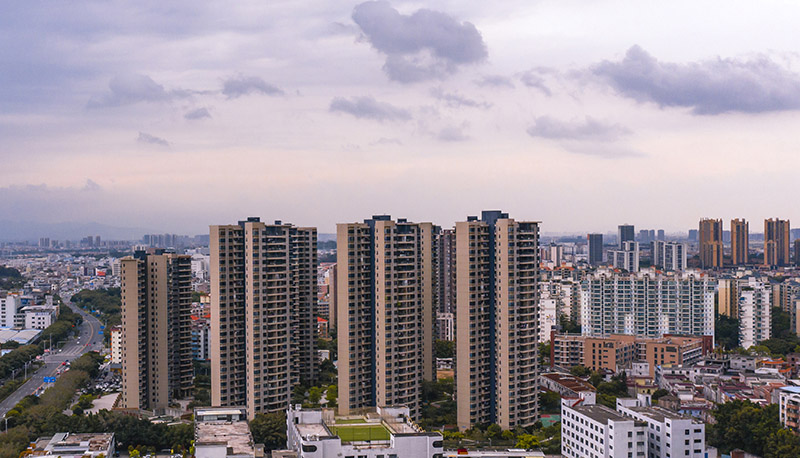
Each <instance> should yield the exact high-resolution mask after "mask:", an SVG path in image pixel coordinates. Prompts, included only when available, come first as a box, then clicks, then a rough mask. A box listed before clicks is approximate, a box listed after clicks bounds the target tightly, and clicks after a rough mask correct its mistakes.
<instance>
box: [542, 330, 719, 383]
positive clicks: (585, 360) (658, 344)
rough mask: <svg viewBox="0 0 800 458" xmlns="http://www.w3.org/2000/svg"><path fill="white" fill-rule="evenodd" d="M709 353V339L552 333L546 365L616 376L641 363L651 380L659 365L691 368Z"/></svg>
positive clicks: (707, 337) (711, 346)
mask: <svg viewBox="0 0 800 458" xmlns="http://www.w3.org/2000/svg"><path fill="white" fill-rule="evenodd" d="M712 350H713V340H712V337H711V336H665V337H660V338H649V337H636V336H631V335H613V336H608V337H587V336H579V335H575V334H556V333H553V334H552V336H551V342H550V364H551V365H556V366H559V367H563V368H571V367H574V366H584V367H588V368H589V369H592V370H596V371H599V370H608V371H611V372H614V373H616V372H619V371H620V370H622V368H624V367H626V366H629V365H630V364H631V363H633V362H644V363H647V364H648V366H649V367H648V370H649V376H650V377H653V376H654V374H655V368H656V367H657V366H659V365H664V364H693V363H695V362H697V361H699V360H700V359H702V357H703V356H704V355H706V354H708V353H710V352H711V351H712Z"/></svg>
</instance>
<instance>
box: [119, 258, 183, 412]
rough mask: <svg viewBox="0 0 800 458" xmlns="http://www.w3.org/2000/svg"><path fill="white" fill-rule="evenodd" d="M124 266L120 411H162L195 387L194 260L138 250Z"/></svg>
mask: <svg viewBox="0 0 800 458" xmlns="http://www.w3.org/2000/svg"><path fill="white" fill-rule="evenodd" d="M120 263H121V271H122V274H121V283H122V284H121V286H122V402H121V407H122V408H125V409H135V410H139V409H141V410H149V411H155V412H163V409H165V408H167V407H169V406H170V404H171V402H172V401H173V400H174V399H180V398H183V397H185V396H187V395H188V394H189V393H190V391H191V388H192V379H193V371H192V327H191V324H192V318H191V314H192V310H191V308H192V258H191V256H183V255H177V254H174V253H163V252H160V253H158V254H149V255H148V254H145V253H144V252H142V251H139V252H136V253H135V255H134V256H128V257H125V258H123V259H122V260H121V262H120Z"/></svg>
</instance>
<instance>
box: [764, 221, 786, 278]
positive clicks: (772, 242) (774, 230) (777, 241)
mask: <svg viewBox="0 0 800 458" xmlns="http://www.w3.org/2000/svg"><path fill="white" fill-rule="evenodd" d="M788 263H789V220H781V219H778V218H774V219H773V218H770V219H765V220H764V265H765V266H769V267H780V266H785V265H787V264H788Z"/></svg>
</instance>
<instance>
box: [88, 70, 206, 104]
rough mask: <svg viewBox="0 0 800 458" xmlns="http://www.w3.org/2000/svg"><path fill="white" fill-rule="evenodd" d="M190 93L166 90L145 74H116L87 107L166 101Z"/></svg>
mask: <svg viewBox="0 0 800 458" xmlns="http://www.w3.org/2000/svg"><path fill="white" fill-rule="evenodd" d="M189 95H191V93H190V92H189V91H186V90H183V89H176V90H171V91H167V90H166V89H164V86H162V85H160V84H158V83H156V82H155V81H153V79H152V78H150V77H149V76H147V75H141V74H138V73H133V74H128V75H117V76H115V77H113V78H111V81H109V82H108V92H106V93H103V94H100V95H98V96H95V97H92V98H91V99H90V100H89V103H88V104H87V106H88V107H89V108H102V107H117V106H122V105H131V104H134V103H139V102H167V101H170V100H173V99H177V98H184V97H188V96H189Z"/></svg>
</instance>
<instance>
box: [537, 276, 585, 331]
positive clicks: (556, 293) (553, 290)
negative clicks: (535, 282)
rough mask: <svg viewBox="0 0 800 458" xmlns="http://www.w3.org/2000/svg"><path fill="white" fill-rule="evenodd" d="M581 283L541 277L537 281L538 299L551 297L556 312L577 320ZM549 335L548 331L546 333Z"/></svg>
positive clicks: (578, 316) (579, 309)
mask: <svg viewBox="0 0 800 458" xmlns="http://www.w3.org/2000/svg"><path fill="white" fill-rule="evenodd" d="M580 290H581V285H580V283H578V282H577V281H574V280H572V279H569V278H561V279H556V278H553V279H542V280H541V281H540V282H539V299H540V300H542V301H544V300H547V299H552V300H554V301H555V303H556V313H557V315H558V316H559V317H560V316H562V315H564V316H566V317H567V318H568V319H570V320H574V321H579V320H580V311H581V296H580ZM547 335H548V336H549V335H550V334H549V333H548V334H547ZM548 338H549V337H548Z"/></svg>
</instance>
